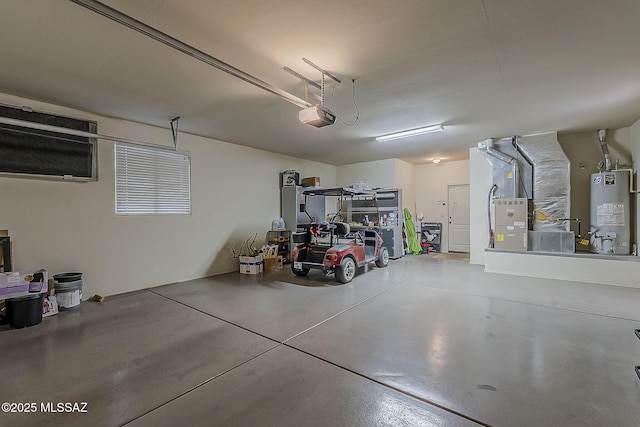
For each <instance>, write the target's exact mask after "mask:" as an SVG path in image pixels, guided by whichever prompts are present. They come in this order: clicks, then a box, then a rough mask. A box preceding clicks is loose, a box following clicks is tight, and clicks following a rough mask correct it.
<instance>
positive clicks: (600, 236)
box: [590, 171, 631, 255]
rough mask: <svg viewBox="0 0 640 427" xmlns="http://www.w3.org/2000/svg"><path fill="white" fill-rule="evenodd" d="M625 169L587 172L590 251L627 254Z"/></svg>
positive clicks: (628, 226) (628, 224)
mask: <svg viewBox="0 0 640 427" xmlns="http://www.w3.org/2000/svg"><path fill="white" fill-rule="evenodd" d="M629 179H630V177H629V172H626V171H609V172H600V173H594V174H591V228H590V231H591V238H590V243H591V252H593V253H597V254H619V255H629V254H630V253H631V244H630V240H631V206H630V201H631V193H630V191H629Z"/></svg>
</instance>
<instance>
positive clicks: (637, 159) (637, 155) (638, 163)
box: [629, 120, 640, 248]
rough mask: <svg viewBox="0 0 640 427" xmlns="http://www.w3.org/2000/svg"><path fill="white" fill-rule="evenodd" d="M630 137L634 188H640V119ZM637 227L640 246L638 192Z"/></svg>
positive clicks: (638, 196) (639, 201) (639, 197)
mask: <svg viewBox="0 0 640 427" xmlns="http://www.w3.org/2000/svg"><path fill="white" fill-rule="evenodd" d="M629 139H630V141H631V157H632V158H633V170H634V171H635V177H634V178H635V179H634V184H635V185H634V187H635V188H634V189H635V190H637V189H638V178H639V177H640V120H638V121H637V122H635V123H634V124H633V125H632V126H631V130H630V136H629ZM635 200H636V227H635V228H636V229H635V236H636V237H635V242H636V245H637V247H638V248H640V194H638V193H636V195H635Z"/></svg>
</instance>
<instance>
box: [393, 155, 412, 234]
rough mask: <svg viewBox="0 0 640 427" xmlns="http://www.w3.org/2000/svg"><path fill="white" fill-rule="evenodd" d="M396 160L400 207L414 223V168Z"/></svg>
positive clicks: (409, 164)
mask: <svg viewBox="0 0 640 427" xmlns="http://www.w3.org/2000/svg"><path fill="white" fill-rule="evenodd" d="M395 160H396V187H398V188H401V189H402V206H403V208H407V209H409V212H411V215H412V216H413V222H414V223H415V222H416V174H415V170H416V167H415V166H414V165H412V164H411V163H407V162H405V161H403V160H398V159H395Z"/></svg>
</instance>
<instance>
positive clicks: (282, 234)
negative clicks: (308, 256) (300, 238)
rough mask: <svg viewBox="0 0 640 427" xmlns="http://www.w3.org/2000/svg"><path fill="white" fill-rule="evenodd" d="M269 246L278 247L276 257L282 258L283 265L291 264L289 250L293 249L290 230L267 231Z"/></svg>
mask: <svg viewBox="0 0 640 427" xmlns="http://www.w3.org/2000/svg"><path fill="white" fill-rule="evenodd" d="M267 240H268V244H269V245H275V244H277V245H278V255H281V256H282V262H283V263H284V264H289V263H291V250H292V249H293V247H292V246H291V245H292V241H291V231H290V230H269V232H268V233H267Z"/></svg>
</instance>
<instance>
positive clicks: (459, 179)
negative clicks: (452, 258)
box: [415, 160, 469, 252]
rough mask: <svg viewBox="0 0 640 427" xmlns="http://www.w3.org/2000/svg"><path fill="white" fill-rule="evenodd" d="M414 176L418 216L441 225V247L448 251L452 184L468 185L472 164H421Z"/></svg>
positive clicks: (462, 161) (466, 162)
mask: <svg viewBox="0 0 640 427" xmlns="http://www.w3.org/2000/svg"><path fill="white" fill-rule="evenodd" d="M415 177H416V178H415V182H416V185H415V188H416V213H423V214H424V219H423V220H422V222H440V223H442V235H441V240H440V242H441V248H442V251H443V252H448V248H449V227H448V225H449V206H448V198H449V185H456V184H469V161H468V160H460V161H455V162H444V163H438V164H433V163H429V164H424V165H418V166H416V167H415ZM442 202H444V205H443V204H442ZM416 222H419V221H418V220H417V219H416Z"/></svg>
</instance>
